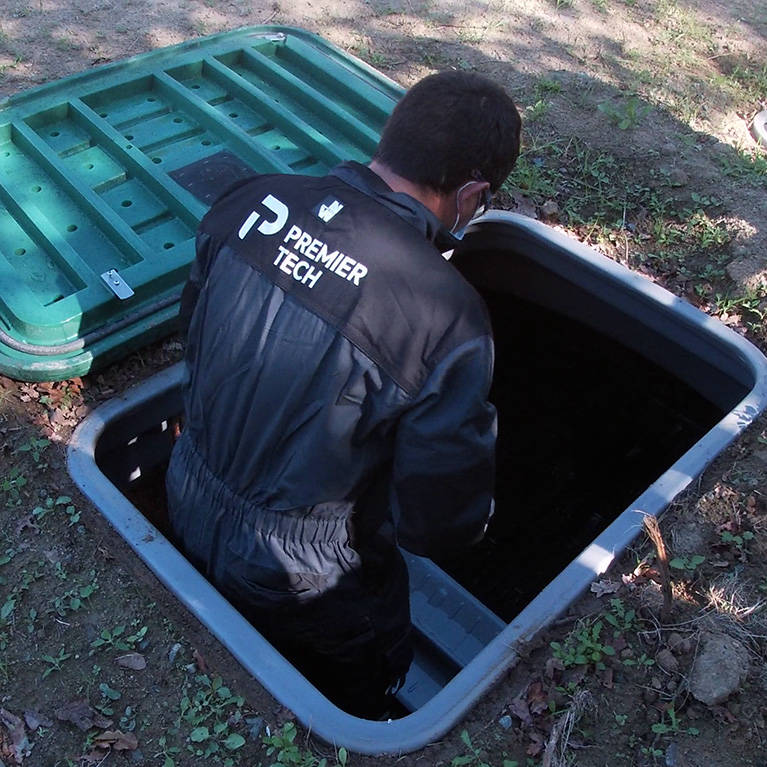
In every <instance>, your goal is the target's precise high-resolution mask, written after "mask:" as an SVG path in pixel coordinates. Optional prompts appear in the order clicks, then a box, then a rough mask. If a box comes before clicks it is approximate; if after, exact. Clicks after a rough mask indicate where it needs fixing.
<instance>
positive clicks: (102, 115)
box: [99, 112, 109, 117]
mask: <svg viewBox="0 0 767 767" xmlns="http://www.w3.org/2000/svg"><path fill="white" fill-rule="evenodd" d="M108 114H109V112H99V117H106V116H107V115H108Z"/></svg>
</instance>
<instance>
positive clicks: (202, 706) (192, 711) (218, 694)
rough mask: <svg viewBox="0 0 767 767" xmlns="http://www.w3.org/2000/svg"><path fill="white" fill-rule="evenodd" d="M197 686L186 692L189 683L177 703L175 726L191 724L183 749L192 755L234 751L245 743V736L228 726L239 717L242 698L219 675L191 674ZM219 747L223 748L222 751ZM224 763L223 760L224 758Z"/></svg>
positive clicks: (236, 721) (239, 719)
mask: <svg viewBox="0 0 767 767" xmlns="http://www.w3.org/2000/svg"><path fill="white" fill-rule="evenodd" d="M194 681H195V683H196V684H197V689H196V690H195V692H194V694H193V695H191V697H190V695H189V690H188V688H189V686H190V685H189V683H187V691H186V692H185V693H184V695H183V697H182V698H181V702H180V704H179V712H180V713H179V717H178V719H177V727H179V728H180V727H181V725H182V724H186V725H187V726H189V727H191V728H192V729H191V731H190V732H189V735H188V740H189V743H188V744H187V751H189V753H191V754H194V755H195V756H196V757H203V758H206V757H209V756H211V755H216V754H220V753H226V752H231V751H236V750H237V749H239V748H241V747H242V746H243V745H245V738H243V736H242V735H240V734H239V733H237V732H231V731H230V727H231V726H232V725H233V724H237V723H238V722H239V721H241V719H242V714H241V712H240V709H241V708H242V705H243V703H244V702H245V700H244V698H242V697H241V696H239V695H233V694H232V692H231V691H230V689H229V688H228V687H226V686H225V685H224V684H223V683H222V681H221V678H220V677H216V678H215V679H213V680H211V679H210V678H209V677H208V676H207V675H205V674H200V675H197V676H195V678H194ZM222 749H223V752H222ZM225 763H226V761H225Z"/></svg>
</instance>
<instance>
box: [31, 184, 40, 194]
mask: <svg viewBox="0 0 767 767" xmlns="http://www.w3.org/2000/svg"><path fill="white" fill-rule="evenodd" d="M41 190H42V187H41V186H40V184H35V185H34V186H33V187H32V191H33V192H39V191H41Z"/></svg>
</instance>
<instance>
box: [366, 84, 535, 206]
mask: <svg viewBox="0 0 767 767" xmlns="http://www.w3.org/2000/svg"><path fill="white" fill-rule="evenodd" d="M520 123H521V121H520V118H519V112H517V108H516V107H515V106H514V102H513V101H512V99H511V97H510V96H509V95H508V94H507V93H506V91H505V90H504V89H503V88H502V87H501V86H500V85H498V84H497V83H495V82H493V81H492V80H490V79H488V78H487V77H484V76H482V75H479V74H475V73H472V72H453V71H448V72H440V73H439V74H435V75H429V76H428V77H426V78H424V79H423V80H421V81H420V82H418V83H416V84H415V85H414V86H413V87H412V88H411V89H410V90H409V91H408V92H407V93H406V94H405V96H404V97H403V98H402V100H401V101H400V102H399V103H398V104H397V106H396V107H395V109H394V112H392V114H391V116H390V117H389V120H388V121H387V123H386V125H385V127H384V130H383V134H382V136H381V141H380V143H379V144H378V149H377V150H376V153H375V159H376V160H378V161H379V162H381V163H383V164H384V165H386V166H387V167H388V168H390V169H391V170H392V171H394V172H395V173H397V174H398V175H399V176H402V177H403V178H406V179H408V180H409V181H412V182H413V183H415V184H418V185H420V186H425V187H428V188H430V189H433V190H435V191H437V192H440V193H443V194H444V193H447V192H450V191H452V190H454V189H456V188H457V187H459V186H460V185H461V184H464V183H465V182H466V181H468V180H470V179H475V180H480V179H481V180H484V181H488V182H489V183H490V189H491V190H492V191H493V192H495V191H496V190H497V189H498V187H499V186H500V185H501V184H502V183H503V182H504V180H505V179H506V177H507V176H508V175H509V173H510V172H511V169H512V167H513V166H514V163H515V162H516V159H517V157H518V156H519V133H520ZM478 176H479V177H480V178H479V179H478V178H477V177H478Z"/></svg>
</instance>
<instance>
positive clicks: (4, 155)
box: [3, 152, 11, 157]
mask: <svg viewBox="0 0 767 767" xmlns="http://www.w3.org/2000/svg"><path fill="white" fill-rule="evenodd" d="M10 156H11V153H10V152H3V157H10Z"/></svg>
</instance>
